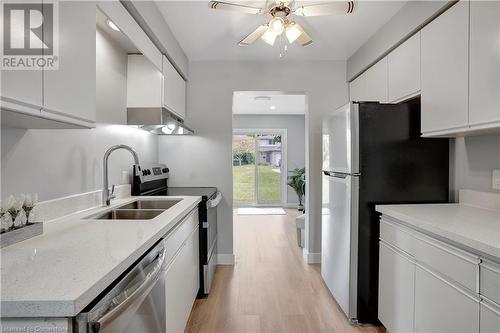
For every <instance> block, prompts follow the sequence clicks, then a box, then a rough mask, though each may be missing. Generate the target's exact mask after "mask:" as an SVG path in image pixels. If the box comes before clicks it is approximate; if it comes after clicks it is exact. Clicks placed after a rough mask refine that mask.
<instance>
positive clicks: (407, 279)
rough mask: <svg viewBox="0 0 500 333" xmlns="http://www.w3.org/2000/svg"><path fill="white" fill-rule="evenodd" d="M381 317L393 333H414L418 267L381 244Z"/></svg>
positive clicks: (379, 309) (379, 298) (379, 315)
mask: <svg viewBox="0 0 500 333" xmlns="http://www.w3.org/2000/svg"><path fill="white" fill-rule="evenodd" d="M379 244H380V264H379V291H378V295H379V296H378V317H379V320H380V321H381V322H382V324H384V326H385V328H386V329H387V330H388V331H389V332H391V333H397V332H413V313H414V307H413V306H414V296H415V295H414V285H415V263H414V262H413V261H412V260H411V259H410V258H409V257H407V256H405V255H404V254H402V253H399V252H397V250H395V249H394V248H391V247H390V246H388V245H386V244H385V243H383V242H380V243H379Z"/></svg>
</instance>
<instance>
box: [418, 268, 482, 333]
mask: <svg viewBox="0 0 500 333" xmlns="http://www.w3.org/2000/svg"><path fill="white" fill-rule="evenodd" d="M414 331H415V332H422V333H424V332H425V333H428V332H441V333H445V332H450V333H452V332H468V333H473V332H479V300H478V299H477V296H474V295H472V294H469V293H468V292H465V291H463V290H462V289H460V288H459V287H457V286H455V285H453V284H452V283H450V282H449V281H446V280H444V279H443V278H441V277H438V276H437V275H435V274H433V273H431V272H430V271H429V270H427V269H424V268H422V267H421V266H420V265H417V266H416V271H415V330H414Z"/></svg>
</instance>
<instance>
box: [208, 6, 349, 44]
mask: <svg viewBox="0 0 500 333" xmlns="http://www.w3.org/2000/svg"><path fill="white" fill-rule="evenodd" d="M208 6H209V7H210V8H212V9H222V10H229V11H235V12H240V13H246V14H255V15H269V16H271V19H270V21H269V22H268V23H265V24H262V25H260V26H258V27H257V29H255V30H254V31H253V32H251V33H250V34H249V35H248V36H246V37H245V38H243V39H242V40H240V41H239V43H238V45H240V46H248V45H250V44H252V43H254V42H255V41H256V40H257V39H259V38H261V39H263V40H264V41H265V42H266V43H268V44H269V45H274V42H275V41H276V37H278V36H280V35H282V34H283V33H285V36H286V39H287V40H288V42H289V43H290V44H292V43H293V42H295V41H297V42H298V43H299V44H300V45H302V46H307V45H309V44H311V43H312V39H311V37H310V36H309V35H308V34H307V32H305V31H304V29H303V28H302V27H301V26H300V25H299V24H298V23H296V22H295V21H293V20H292V19H291V18H292V17H293V15H295V16H306V17H307V16H322V15H330V14H342V13H344V14H351V13H352V12H353V11H354V7H355V6H354V1H338V2H324V3H319V4H313V5H304V6H302V5H300V6H296V5H295V1H294V0H292V1H279V0H278V1H266V5H265V6H264V8H258V7H252V6H247V5H245V4H240V3H231V2H224V1H215V0H212V1H210V2H209V4H208Z"/></svg>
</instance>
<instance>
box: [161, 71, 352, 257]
mask: <svg viewBox="0 0 500 333" xmlns="http://www.w3.org/2000/svg"><path fill="white" fill-rule="evenodd" d="M345 66H346V65H345V62H343V61H315V62H306V61H299V62H294V61H289V62H279V61H276V62H272V61H269V62H236V61H235V62H224V61H212V62H211V61H207V62H192V63H190V64H189V82H188V100H187V120H186V121H187V123H188V124H189V125H190V126H192V127H193V128H194V129H195V131H196V134H195V136H193V137H184V136H183V137H172V136H168V137H167V136H165V137H161V138H160V142H159V159H160V161H161V162H164V163H167V164H168V166H169V167H170V169H171V177H170V184H172V185H184V186H186V185H194V186H217V187H218V188H219V190H221V191H222V193H223V195H224V200H223V202H222V204H221V206H220V208H219V210H218V213H219V217H218V226H219V243H218V251H219V254H232V253H233V212H232V201H233V195H232V172H231V164H232V161H231V160H232V158H231V154H232V152H231V143H232V98H233V96H232V95H233V92H234V91H266V90H267V91H295V92H305V93H306V95H307V96H308V110H309V116H308V117H307V119H306V126H307V127H308V130H309V137H308V138H307V142H306V154H308V156H309V159H310V165H309V166H307V165H306V167H307V169H308V172H309V174H308V175H307V176H308V177H309V179H310V182H309V184H310V186H309V187H310V188H309V189H310V193H309V194H310V195H309V201H310V210H309V214H310V215H309V218H310V223H309V226H308V228H307V229H306V234H307V238H306V247H307V249H308V251H309V252H312V253H319V252H320V249H321V231H320V227H321V158H322V157H321V121H322V118H323V115H324V114H325V113H327V112H329V111H332V110H334V109H335V108H337V107H339V106H341V105H342V104H344V103H346V102H347V84H346V83H345V74H346V72H345V71H346V67H345Z"/></svg>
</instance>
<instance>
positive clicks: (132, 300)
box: [89, 247, 167, 333]
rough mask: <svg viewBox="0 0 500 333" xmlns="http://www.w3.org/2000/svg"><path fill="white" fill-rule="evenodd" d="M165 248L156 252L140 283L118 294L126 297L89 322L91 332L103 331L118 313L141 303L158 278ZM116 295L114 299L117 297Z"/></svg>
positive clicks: (99, 332)
mask: <svg viewBox="0 0 500 333" xmlns="http://www.w3.org/2000/svg"><path fill="white" fill-rule="evenodd" d="M166 251H167V249H166V248H165V247H163V249H162V250H161V252H160V253H159V254H158V258H156V259H155V260H154V261H153V262H152V263H150V265H153V269H152V270H151V271H150V272H149V273H147V275H146V277H145V278H144V280H143V281H142V283H141V285H140V286H139V287H137V288H136V289H135V290H134V291H132V293H131V294H130V295H127V293H129V292H130V289H132V288H133V287H131V288H130V289H126V290H124V291H123V292H122V293H120V295H124V294H125V295H127V296H126V298H125V299H124V300H123V301H121V302H120V303H119V304H118V305H117V306H115V307H114V308H113V309H111V310H110V311H109V312H107V313H105V314H104V315H103V316H102V317H101V318H99V319H98V320H95V321H91V322H89V326H90V331H91V332H93V333H105V332H107V331H108V330H107V329H106V326H107V325H109V324H110V323H111V322H112V321H113V320H116V319H117V318H118V317H120V315H122V314H123V313H124V312H125V311H127V309H130V308H133V307H134V306H138V305H140V304H141V303H142V301H143V300H144V299H145V298H146V297H147V295H148V294H149V292H150V291H151V289H153V287H154V285H155V284H156V282H157V281H158V280H159V278H160V276H161V274H162V271H163V268H164V266H165V265H164V264H165V254H166ZM120 295H118V296H116V297H115V299H117V298H119V296H120Z"/></svg>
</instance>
